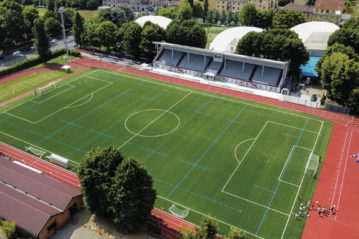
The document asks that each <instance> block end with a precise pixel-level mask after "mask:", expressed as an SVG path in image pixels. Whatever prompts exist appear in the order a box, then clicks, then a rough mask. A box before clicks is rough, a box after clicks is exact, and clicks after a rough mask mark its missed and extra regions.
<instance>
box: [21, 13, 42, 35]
mask: <svg viewBox="0 0 359 239" xmlns="http://www.w3.org/2000/svg"><path fill="white" fill-rule="evenodd" d="M22 16H23V18H24V24H25V33H26V35H27V36H26V39H28V40H29V39H31V38H32V36H33V35H32V27H33V26H34V21H35V19H37V18H39V12H38V11H37V10H36V8H34V7H30V6H27V7H24V9H23V11H22Z"/></svg>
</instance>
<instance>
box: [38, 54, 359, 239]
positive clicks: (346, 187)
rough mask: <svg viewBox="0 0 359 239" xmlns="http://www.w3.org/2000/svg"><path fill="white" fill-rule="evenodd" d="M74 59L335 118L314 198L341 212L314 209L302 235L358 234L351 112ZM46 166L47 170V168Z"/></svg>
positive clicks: (358, 178) (358, 133) (355, 133)
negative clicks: (330, 213) (324, 213)
mask: <svg viewBox="0 0 359 239" xmlns="http://www.w3.org/2000/svg"><path fill="white" fill-rule="evenodd" d="M75 63H76V64H78V65H80V66H86V67H96V68H104V69H111V70H120V71H123V72H127V73H131V74H135V75H140V76H144V77H150V78H153V79H157V80H162V81H167V82H171V83H174V84H178V85H184V86H188V87H192V88H197V89H202V90H206V91H211V92H215V93H219V94H224V95H229V96H233V97H238V98H242V99H247V100H251V101H255V102H260V103H264V104H269V105H275V106H279V107H283V108H288V109H293V110H297V111H301V112H305V113H309V114H312V115H316V116H319V117H322V118H325V119H328V120H331V121H333V122H334V123H335V125H334V129H333V133H332V136H331V139H330V143H329V145H328V150H327V153H326V157H325V159H324V163H323V168H322V171H321V174H320V177H319V180H318V184H317V188H316V192H315V195H314V198H313V201H316V200H318V201H319V204H322V205H328V206H330V205H331V204H335V205H337V209H338V211H339V212H338V214H337V216H330V217H318V216H316V214H315V212H311V217H310V218H309V219H308V220H307V223H306V226H305V229H304V232H303V236H302V238H304V239H312V238H313V239H314V238H318V239H319V238H328V239H332V238H333V239H334V238H335V239H336V238H338V237H339V236H341V237H343V238H359V229H358V227H357V226H356V223H357V221H358V219H359V217H358V215H359V213H358V209H357V207H356V204H357V202H358V201H359V172H358V170H359V164H357V163H355V162H354V160H353V159H350V158H349V156H350V155H351V154H354V153H356V152H358V151H359V119H357V118H354V117H352V116H349V115H343V114H339V113H335V112H330V111H325V110H321V109H313V108H309V107H306V106H302V105H297V104H293V103H289V102H282V101H279V100H275V99H270V98H266V97H262V96H257V95H252V94H248V93H244V92H239V91H234V90H229V89H224V88H220V87H215V86H209V85H204V84H200V83H196V82H191V81H187V80H181V79H177V78H174V77H170V76H164V75H160V74H156V73H152V72H145V71H140V70H137V69H132V68H126V67H122V66H118V65H113V64H109V63H103V62H100V61H97V60H90V59H78V60H76V61H75V62H74V64H75ZM43 162H45V161H43ZM46 163H47V162H46ZM58 168H59V167H58ZM60 169H61V168H60ZM40 170H41V169H40ZM44 170H45V171H46V168H45V169H44ZM62 170H63V169H62ZM50 176H51V175H50ZM152 213H153V215H154V216H155V217H164V218H163V219H160V220H161V222H162V220H164V221H165V222H164V223H165V225H168V226H169V227H176V225H177V227H176V228H178V225H182V221H183V220H180V219H178V218H175V217H173V216H172V215H170V214H167V213H164V212H163V213H159V210H158V209H156V210H154V211H153V212H152ZM167 216H170V218H167ZM171 217H172V218H171ZM179 227H181V226H179Z"/></svg>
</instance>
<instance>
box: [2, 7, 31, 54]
mask: <svg viewBox="0 0 359 239" xmlns="http://www.w3.org/2000/svg"><path fill="white" fill-rule="evenodd" d="M22 12H23V7H22V5H20V4H18V3H16V2H13V1H9V0H5V1H3V2H0V16H1V18H2V20H1V21H2V28H3V29H5V31H2V32H1V33H0V35H3V37H4V48H5V49H6V48H12V47H14V46H15V45H17V44H19V43H23V42H24V40H25V38H24V35H25V30H26V29H25V23H24V18H23V15H22ZM0 38H1V37H0Z"/></svg>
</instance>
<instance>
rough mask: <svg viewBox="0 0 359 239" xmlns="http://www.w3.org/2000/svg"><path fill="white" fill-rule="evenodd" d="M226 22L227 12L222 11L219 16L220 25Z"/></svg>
mask: <svg viewBox="0 0 359 239" xmlns="http://www.w3.org/2000/svg"><path fill="white" fill-rule="evenodd" d="M226 20H227V12H226V11H225V10H224V9H223V10H222V14H221V23H222V24H226Z"/></svg>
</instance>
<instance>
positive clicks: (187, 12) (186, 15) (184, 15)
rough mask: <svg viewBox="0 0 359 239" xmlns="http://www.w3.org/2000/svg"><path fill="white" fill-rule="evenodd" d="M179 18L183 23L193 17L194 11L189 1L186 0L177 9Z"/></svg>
mask: <svg viewBox="0 0 359 239" xmlns="http://www.w3.org/2000/svg"><path fill="white" fill-rule="evenodd" d="M177 16H178V18H179V19H180V20H181V21H184V20H187V19H191V18H192V16H193V9H192V7H191V5H190V4H189V2H188V0H184V1H183V2H182V4H181V5H180V6H179V7H178V8H177Z"/></svg>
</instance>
